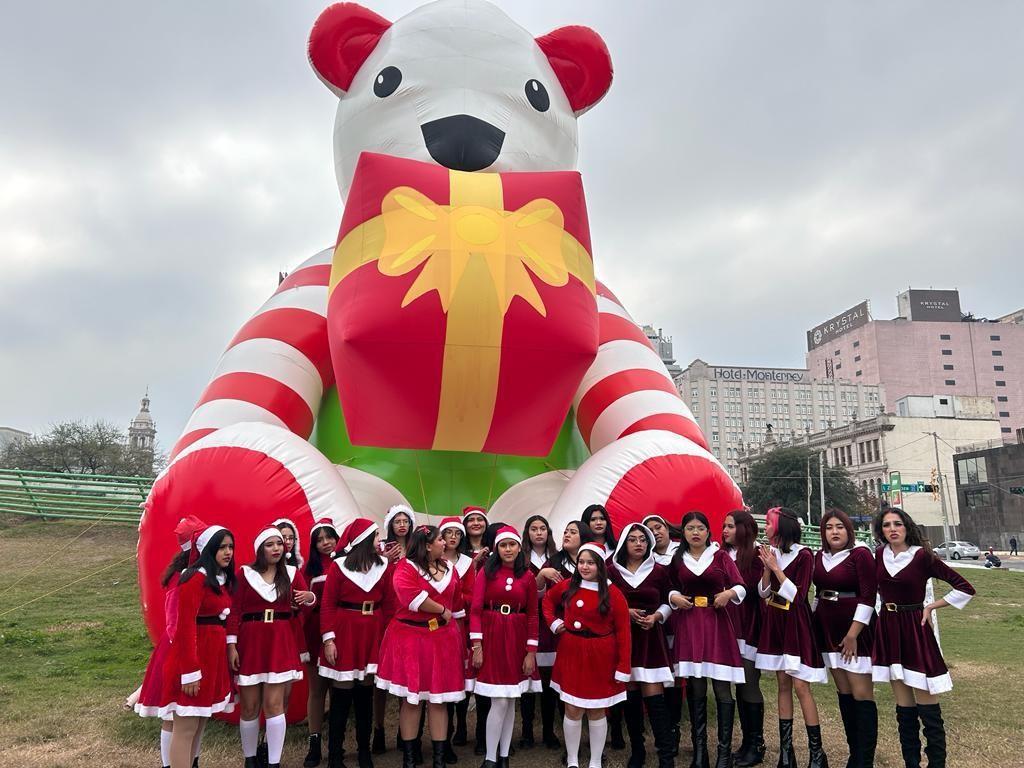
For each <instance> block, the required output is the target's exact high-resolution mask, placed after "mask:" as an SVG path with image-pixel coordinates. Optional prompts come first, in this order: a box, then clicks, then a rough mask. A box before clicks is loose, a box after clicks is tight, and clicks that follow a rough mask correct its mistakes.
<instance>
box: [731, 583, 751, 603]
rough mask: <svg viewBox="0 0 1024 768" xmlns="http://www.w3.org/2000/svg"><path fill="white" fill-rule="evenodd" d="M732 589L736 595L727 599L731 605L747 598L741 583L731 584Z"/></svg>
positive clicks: (745, 589) (745, 590)
mask: <svg viewBox="0 0 1024 768" xmlns="http://www.w3.org/2000/svg"><path fill="white" fill-rule="evenodd" d="M732 591H733V592H735V593H736V596H735V597H734V598H733V599H732V600H730V601H729V602H730V603H732V604H733V605H740V604H741V603H742V602H743V601H744V600H746V599H747V588H746V587H744V586H743V585H742V584H733V586H732Z"/></svg>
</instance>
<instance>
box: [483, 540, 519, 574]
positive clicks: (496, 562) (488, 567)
mask: <svg viewBox="0 0 1024 768" xmlns="http://www.w3.org/2000/svg"><path fill="white" fill-rule="evenodd" d="M501 566H502V562H501V554H500V553H499V552H498V547H497V546H495V547H494V551H493V552H491V554H489V555H488V556H487V562H485V563H484V573H485V574H486V575H487V578H488V579H493V578H494V574H496V573H497V572H498V571H499V570H501ZM512 572H513V573H514V574H515V575H516V578H517V579H518V578H519V577H520V576H522V575H523V574H524V573H526V549H525V548H524V547H523V545H522V544H520V545H519V554H517V555H516V559H515V560H513V561H512Z"/></svg>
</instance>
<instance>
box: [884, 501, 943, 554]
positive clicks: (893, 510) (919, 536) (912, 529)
mask: <svg viewBox="0 0 1024 768" xmlns="http://www.w3.org/2000/svg"><path fill="white" fill-rule="evenodd" d="M889 514H893V515H899V517H900V520H902V521H903V527H904V528H906V529H907V546H908V547H923V548H924V549H925V550H926V551H927V552H928V554H932V545H931V542H929V541H928V537H927V536H925V535H924V532H923V531H922V530H921V526H919V525H918V524H917V523H915V522H914V518H912V517H911V516H910V515H908V514H907V513H906V512H904V511H903V510H902V509H900V508H899V507H889V508H888V509H883V510H882V511H881V512H879V513H878V515H877V516H876V517H875V519H874V521H873V522H872V523H871V530H872V531H873V532H874V534H875V538H876V539H878V541H880V542H882V543H883V544H885V543H887V542H886V540H885V536H884V535H883V533H882V520H883V518H884V517H885V516H886V515H889Z"/></svg>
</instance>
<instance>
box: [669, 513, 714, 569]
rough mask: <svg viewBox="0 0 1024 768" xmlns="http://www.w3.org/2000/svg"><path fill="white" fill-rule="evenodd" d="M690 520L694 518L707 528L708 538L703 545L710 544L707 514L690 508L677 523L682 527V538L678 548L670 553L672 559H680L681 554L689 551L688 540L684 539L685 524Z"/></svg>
mask: <svg viewBox="0 0 1024 768" xmlns="http://www.w3.org/2000/svg"><path fill="white" fill-rule="evenodd" d="M691 520H696V521H697V522H698V523H701V524H702V525H703V526H704V527H705V528H707V529H708V539H707V541H706V542H704V546H706V547H710V546H711V523H709V522H708V518H707V515H705V514H704V513H703V512H698V511H697V510H695V509H694V510H691V511H690V512H687V513H686V514H685V515H683V521H682V522H681V523H679V527H680V528H682V529H683V539H682V541H680V542H679V548H678V549H676V553H675V554H674V555H672V558H673V559H674V560H682V559H683V554H685V553H686V552H689V551H690V542H688V541H687V540H686V524H687V523H688V522H690V521H691Z"/></svg>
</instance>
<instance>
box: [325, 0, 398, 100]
mask: <svg viewBox="0 0 1024 768" xmlns="http://www.w3.org/2000/svg"><path fill="white" fill-rule="evenodd" d="M390 27H391V22H390V21H388V20H387V19H385V18H384V17H383V16H378V15H377V14H376V13H374V12H373V11H371V10H369V9H368V8H364V7H363V6H361V5H358V4H356V3H335V4H334V5H332V6H330V7H329V8H327V9H326V10H325V11H324V12H323V13H321V14H320V16H318V17H317V20H316V22H314V24H313V29H312V31H311V32H310V33H309V49H308V51H309V62H310V64H312V65H313V70H314V71H315V72H316V74H317V77H319V78H320V79H321V80H322V81H323V83H324V85H326V86H327V87H328V88H330V89H331V90H332V91H334V93H336V94H337V95H338V96H339V97H341V96H344V95H345V92H346V91H347V90H348V88H349V86H350V85H352V78H353V77H355V76H356V72H358V71H359V68H360V67H361V66H363V62H364V61H366V58H367V57H368V56H369V55H370V54H371V53H372V52H373V49H374V48H376V47H377V43H378V41H379V40H380V38H381V35H383V34H384V33H385V32H387V31H388V28H390Z"/></svg>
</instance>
